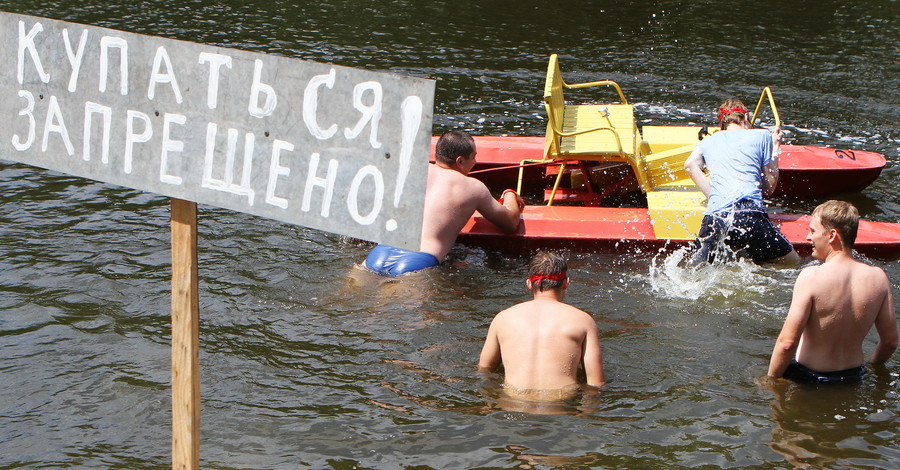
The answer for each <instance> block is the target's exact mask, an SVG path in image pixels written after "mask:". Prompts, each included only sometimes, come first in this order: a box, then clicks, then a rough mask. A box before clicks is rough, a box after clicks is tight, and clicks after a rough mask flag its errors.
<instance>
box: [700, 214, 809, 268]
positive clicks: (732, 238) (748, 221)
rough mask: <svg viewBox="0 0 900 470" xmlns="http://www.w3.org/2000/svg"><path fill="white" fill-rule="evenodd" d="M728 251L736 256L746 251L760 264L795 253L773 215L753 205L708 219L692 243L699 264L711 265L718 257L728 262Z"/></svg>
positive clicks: (704, 221)
mask: <svg viewBox="0 0 900 470" xmlns="http://www.w3.org/2000/svg"><path fill="white" fill-rule="evenodd" d="M725 247H728V249H730V250H731V251H732V252H738V251H741V250H743V251H745V252H746V253H747V254H748V255H750V258H751V259H753V261H754V262H757V263H763V262H766V261H771V260H773V259H776V258H780V257H782V256H784V255H787V254H788V253H790V252H791V250H793V249H794V247H793V246H792V245H791V242H789V241H787V239H786V238H785V237H784V235H782V234H781V232H779V231H778V229H777V228H776V227H775V225H773V224H772V221H771V220H769V214H767V213H766V211H765V210H763V208H761V207H758V206H756V205H755V204H753V203H752V202H749V201H738V202H737V203H735V204H734V205H733V206H731V207H730V208H728V209H726V210H724V211H718V212H714V213H712V214H706V215H704V216H703V222H701V224H700V233H699V234H698V235H697V239H696V240H694V241H693V243H691V252H692V255H691V257H692V259H693V260H694V261H695V262H699V261H706V262H708V263H712V262H714V261H715V259H716V257H717V255H718V256H719V257H725V258H726V259H727V258H728V256H727V255H729V253H726V252H727V250H725Z"/></svg>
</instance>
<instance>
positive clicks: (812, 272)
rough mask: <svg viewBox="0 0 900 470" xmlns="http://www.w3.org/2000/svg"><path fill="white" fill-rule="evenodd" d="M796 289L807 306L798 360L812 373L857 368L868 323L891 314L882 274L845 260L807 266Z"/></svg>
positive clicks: (799, 278)
mask: <svg viewBox="0 0 900 470" xmlns="http://www.w3.org/2000/svg"><path fill="white" fill-rule="evenodd" d="M797 289H799V290H800V292H801V294H802V295H803V296H804V297H807V298H808V302H809V303H810V305H809V315H808V317H807V318H806V323H805V326H804V327H803V334H802V336H801V339H800V344H799V346H798V349H797V355H796V357H797V361H799V362H800V363H801V364H803V365H805V366H807V367H809V368H811V369H814V370H817V371H835V370H844V369H849V368H852V367H857V366H859V365H862V364H863V362H864V360H865V355H864V354H863V349H862V343H863V340H864V339H865V337H866V335H867V334H868V332H869V330H870V329H871V328H872V325H873V324H875V322H876V320H877V319H878V316H879V315H887V314H888V311H889V312H890V314H893V306H892V305H888V304H889V303H890V302H891V296H890V289H891V287H890V282H889V281H888V278H887V276H886V275H885V274H884V271H882V270H881V269H880V268H877V267H875V266H869V265H866V264H864V263H861V262H859V261H856V260H854V259H852V258H850V257H844V258H841V259H836V260H834V261H830V262H826V263H824V264H821V265H818V266H812V267H809V268H806V269H805V270H804V272H803V273H801V275H800V277H798V279H797ZM888 307H890V308H888ZM891 316H893V315H891Z"/></svg>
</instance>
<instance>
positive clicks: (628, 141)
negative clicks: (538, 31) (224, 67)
mask: <svg viewBox="0 0 900 470" xmlns="http://www.w3.org/2000/svg"><path fill="white" fill-rule="evenodd" d="M601 85H603V86H612V87H614V88H615V89H616V91H617V93H618V95H619V99H620V101H621V104H609V105H575V104H566V100H565V96H564V90H566V89H573V88H586V87H593V86H601ZM544 106H545V108H546V110H547V137H546V141H545V145H544V158H545V159H547V160H593V161H610V162H627V163H629V164H631V166H632V167H633V168H634V171H635V174H636V175H637V177H638V181H639V183H642V184H643V182H644V177H643V173H642V171H643V170H642V168H641V163H640V143H641V141H642V139H641V134H640V132H639V131H638V129H637V126H636V125H635V121H634V107H633V106H632V105H630V104H628V101H627V100H626V99H625V95H624V94H623V93H622V89H621V88H620V87H619V85H618V84H617V83H616V82H613V81H610V80H602V81H597V82H587V83H575V84H568V83H566V82H565V81H564V80H563V78H562V73H561V72H560V69H559V58H558V56H557V55H556V54H552V55H551V56H550V62H549V64H548V66H547V79H546V82H545V84H544Z"/></svg>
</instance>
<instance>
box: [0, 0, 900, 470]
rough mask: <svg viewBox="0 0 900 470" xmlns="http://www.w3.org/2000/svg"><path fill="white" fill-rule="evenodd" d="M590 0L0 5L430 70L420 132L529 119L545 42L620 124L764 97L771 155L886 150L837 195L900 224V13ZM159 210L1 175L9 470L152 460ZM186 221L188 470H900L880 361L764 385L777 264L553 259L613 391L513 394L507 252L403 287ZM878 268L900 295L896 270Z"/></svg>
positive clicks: (536, 128)
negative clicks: (618, 107) (491, 354)
mask: <svg viewBox="0 0 900 470" xmlns="http://www.w3.org/2000/svg"><path fill="white" fill-rule="evenodd" d="M608 3H609V2H578V6H570V5H568V4H559V5H552V4H547V3H546V2H531V1H524V2H516V3H514V4H510V3H508V2H496V1H487V2H479V3H475V4H465V5H463V4H455V5H443V4H435V3H428V2H411V1H394V2H364V1H359V0H352V1H347V2H332V3H329V4H321V5H320V4H315V3H310V4H309V5H307V6H295V5H294V4H292V3H289V2H278V1H276V2H237V1H223V2H209V1H173V2H109V3H108V2H90V1H88V2H67V1H65V2H55V3H54V5H53V6H47V5H45V4H44V3H41V2H0V6H2V8H3V9H5V10H7V11H16V12H21V13H31V14H37V15H44V16H49V17H53V18H60V19H66V20H68V21H76V22H85V23H91V24H96V25H100V26H107V27H114V28H119V29H124V30H128V31H133V32H138V33H143V34H156V35H162V36H166V37H173V38H178V39H186V40H193V41H199V42H205V43H210V44H216V45H223V46H227V47H239V48H244V49H249V50H255V51H263V52H271V53H277V54H281V55H286V56H290V57H298V58H303V59H312V60H318V61H332V62H334V63H338V64H341V65H349V66H354V67H364V68H368V69H374V70H389V71H394V72H399V73H407V74H413V75H416V76H424V77H430V78H435V79H437V80H438V82H437V96H436V99H435V103H436V110H435V113H436V115H435V132H436V133H437V132H440V131H442V130H444V129H449V128H463V129H466V130H469V131H471V132H473V133H476V134H482V135H499V134H507V135H541V134H542V133H543V131H544V126H545V125H546V122H545V120H544V118H543V115H544V114H543V110H542V108H541V103H540V90H541V87H542V84H543V75H544V72H545V70H546V59H547V56H548V55H549V54H550V53H552V52H558V53H561V54H562V56H561V60H562V67H563V72H564V74H565V75H566V77H567V79H570V81H588V80H595V79H604V78H611V79H615V80H618V81H619V82H620V83H621V84H622V86H623V88H624V89H625V93H626V95H627V96H628V97H629V98H631V99H632V100H633V101H635V102H636V103H637V105H636V114H637V116H638V119H639V121H640V123H641V124H661V123H670V122H707V123H708V122H709V121H710V120H711V119H712V112H711V109H712V108H714V107H715V106H716V105H717V104H718V102H719V101H720V100H721V99H722V98H724V97H726V96H729V95H738V96H740V97H742V98H744V99H746V100H748V101H753V100H755V99H756V97H757V96H758V94H759V90H760V89H761V87H762V86H766V85H768V86H771V87H772V88H773V90H774V93H775V96H776V99H777V100H778V103H779V106H780V111H781V113H782V119H783V120H784V121H785V129H786V131H787V136H788V139H789V140H790V141H791V142H793V143H800V144H814V145H826V146H838V147H848V148H854V149H865V150H873V151H877V152H881V153H884V154H885V155H886V156H887V158H888V160H889V163H888V166H887V168H886V169H885V171H884V172H883V173H882V176H881V178H880V180H879V181H877V182H876V183H875V184H873V185H872V186H871V187H870V188H868V189H867V190H866V191H864V192H863V193H860V194H854V195H839V197H841V198H845V199H849V200H851V201H853V202H854V203H855V204H857V205H858V206H859V207H860V209H861V211H862V212H863V214H864V215H865V217H867V218H870V219H873V220H881V221H891V222H896V221H897V220H898V218H900V217H898V214H900V189H898V187H900V185H898V184H897V181H898V178H900V172H898V169H897V168H898V167H897V163H898V159H900V141H898V127H897V122H898V121H900V112H898V109H900V108H898V104H900V103H898V101H900V100H898V96H897V92H896V90H897V89H898V85H900V83H898V80H900V79H898V78H897V77H900V74H898V73H897V72H898V70H897V66H896V59H897V55H896V54H897V51H896V46H895V42H896V38H897V37H898V25H897V21H896V18H897V5H896V2H893V1H864V2H855V3H840V2H824V3H822V2H819V3H817V4H816V5H815V6H814V7H809V6H808V5H806V6H804V5H801V4H797V5H796V6H790V5H783V4H782V3H779V2H768V1H763V2H752V3H748V4H733V5H719V4H715V3H703V2H700V3H696V2H694V3H683V2H675V1H662V2H653V3H652V4H648V5H646V6H643V5H633V4H622V5H621V6H612V5H609V4H608ZM720 7H721V8H722V9H721V10H719V9H718V8H720ZM605 98H608V97H606V96H605V95H602V94H600V95H599V96H588V97H587V99H590V100H596V101H602V100H603V99H605ZM821 200H822V199H815V200H802V201H785V200H777V201H772V207H773V210H776V211H782V212H808V211H810V210H811V209H812V208H813V207H814V206H815V204H817V203H818V202H820V201H821ZM168 214H169V209H168V201H167V200H165V199H163V198H160V197H157V196H153V195H150V194H145V193H140V192H137V191H132V190H127V189H123V188H119V187H114V186H110V185H104V184H100V183H95V182H91V181H86V180H81V179H78V178H73V177H68V176H64V175H59V174H56V173H53V172H47V171H43V170H38V169H34V168H29V167H25V166H22V165H18V164H11V163H8V162H0V312H2V313H0V357H2V362H0V378H2V380H3V385H2V386H0V468H4V469H6V468H128V469H132V468H164V467H167V466H168V465H169V463H170V422H171V411H170V408H171V402H170V396H169V394H170V389H169V380H170V356H169V345H168V342H169V321H170V319H169V297H168V293H169V275H170V273H169V256H170V254H169V230H168ZM200 236H201V241H200V257H201V269H200V277H201V286H200V287H201V306H200V307H201V356H200V359H201V365H202V386H201V389H202V396H203V414H202V429H201V436H202V444H201V465H202V467H204V468H223V469H224V468H229V469H230V468H259V469H264V468H265V469H268V468H308V467H312V468H678V467H684V468H687V467H706V468H717V467H732V468H748V467H749V468H792V467H794V466H800V467H803V466H810V467H811V468H848V467H853V468H862V467H875V468H895V467H896V463H897V462H898V461H900V429H898V422H900V420H898V417H897V414H898V412H900V405H898V392H900V382H898V377H897V372H898V371H900V369H898V367H897V365H896V364H897V361H896V360H894V361H892V362H891V363H889V364H888V366H887V367H883V368H872V369H871V373H870V374H869V376H868V377H867V378H866V379H865V380H864V381H863V382H862V383H861V384H855V385H850V386H846V387H831V388H828V389H812V388H807V387H801V386H797V385H793V384H788V383H775V384H770V383H768V382H767V381H766V380H764V379H763V376H764V374H765V371H766V367H767V364H768V357H769V354H770V352H771V348H772V346H773V343H774V339H775V337H776V336H777V334H778V331H779V330H780V327H781V323H782V320H783V317H784V315H785V313H786V310H787V305H788V303H789V301H790V292H791V287H792V285H793V282H794V279H795V278H796V275H797V272H798V271H797V270H783V271H779V270H774V269H771V268H767V267H760V266H756V265H753V264H750V263H746V262H736V263H729V264H728V265H725V266H695V267H682V264H681V263H680V262H679V261H680V260H679V257H680V256H681V254H680V252H675V253H674V254H672V253H656V252H639V253H627V254H626V253H571V260H570V266H571V271H570V274H571V276H572V279H573V283H572V287H571V289H570V291H569V293H568V297H567V300H568V301H569V302H571V303H572V304H574V305H576V306H578V307H579V308H582V309H584V310H586V311H589V312H591V313H592V314H593V315H594V316H595V318H596V320H597V323H598V326H599V328H600V332H601V341H602V344H603V348H604V359H605V366H606V370H607V376H608V378H609V379H610V384H609V385H608V386H607V387H606V388H605V389H604V390H603V391H602V392H601V393H600V394H599V395H592V394H590V393H584V394H580V395H579V396H578V397H577V399H575V400H572V401H569V402H564V403H560V404H558V405H557V406H554V407H551V408H550V409H546V408H545V409H534V408H532V409H524V410H523V409H522V404H521V403H519V404H516V403H512V404H510V403H508V402H504V401H502V400H500V398H501V394H500V390H499V388H500V387H499V383H500V378H499V377H498V376H492V375H487V376H483V375H479V374H478V373H476V370H475V362H476V360H477V356H478V352H479V351H480V348H481V343H482V341H483V339H484V335H485V333H486V329H487V325H488V323H489V322H490V319H491V317H492V316H493V314H495V313H496V312H497V311H499V310H501V309H503V308H506V307H507V306H509V305H511V304H513V303H515V302H520V301H523V300H526V299H528V292H527V291H526V290H525V286H524V274H525V268H524V264H525V261H526V259H527V258H526V256H524V255H523V256H512V255H505V254H499V253H495V252H491V251H485V250H482V249H480V248H477V247H465V246H457V247H455V248H454V250H453V251H452V252H451V254H450V257H449V259H448V261H447V262H446V263H444V265H443V266H442V267H441V268H440V269H437V270H430V271H427V272H423V273H419V274H416V275H413V276H409V277H407V278H404V279H402V280H400V281H395V280H386V279H383V278H378V277H374V276H372V275H370V274H368V273H366V272H364V271H361V270H359V269H357V268H355V267H354V266H355V265H356V264H357V263H359V262H360V261H361V260H362V259H363V258H364V256H365V254H366V253H367V251H368V250H369V248H370V245H369V244H368V243H364V242H359V241H355V240H351V239H346V238H341V237H338V236H333V235H329V234H325V233H321V232H316V231H313V230H308V229H304V228H298V227H291V226H287V225H284V224H280V223H277V222H272V221H267V220H263V219H259V218H254V217H251V216H247V215H243V214H238V213H233V212H229V211H225V210H220V209H215V208H211V207H201V213H200ZM807 262H808V261H807ZM872 262H873V263H874V264H876V265H878V266H881V267H882V268H884V269H885V270H886V271H887V272H888V275H889V276H890V277H891V279H892V283H893V286H894V289H895V297H897V292H898V291H897V286H898V282H900V266H898V263H897V261H896V260H873V261H872ZM873 345H874V338H870V339H869V340H868V341H867V343H866V348H867V349H871V347H872V346H873ZM504 407H505V408H507V409H504ZM534 412H546V413H548V414H537V413H534Z"/></svg>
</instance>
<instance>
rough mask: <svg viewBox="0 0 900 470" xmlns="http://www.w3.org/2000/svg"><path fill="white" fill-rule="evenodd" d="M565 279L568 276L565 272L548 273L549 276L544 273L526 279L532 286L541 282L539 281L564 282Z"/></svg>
mask: <svg viewBox="0 0 900 470" xmlns="http://www.w3.org/2000/svg"><path fill="white" fill-rule="evenodd" d="M567 277H568V275H567V274H566V272H565V271H560V272H558V273H550V274H544V273H537V274H532V275H531V277H529V278H528V280H529V281H531V283H532V284H534V283H536V282H541V281H565V280H566V278H567Z"/></svg>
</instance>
